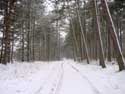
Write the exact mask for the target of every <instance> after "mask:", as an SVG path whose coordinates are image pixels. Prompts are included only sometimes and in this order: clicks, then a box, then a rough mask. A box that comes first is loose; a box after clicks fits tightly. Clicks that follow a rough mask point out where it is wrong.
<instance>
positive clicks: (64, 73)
mask: <svg viewBox="0 0 125 94" xmlns="http://www.w3.org/2000/svg"><path fill="white" fill-rule="evenodd" d="M124 83H125V71H122V72H118V66H117V65H115V64H114V65H112V64H111V63H109V62H107V68H106V69H102V68H101V67H100V66H98V65H97V61H92V62H91V64H89V65H88V64H86V61H83V62H82V63H77V62H74V61H72V60H63V61H55V62H34V63H26V62H25V63H19V62H18V63H17V62H16V63H14V64H8V65H7V66H5V65H0V94H124V93H125V84H124Z"/></svg>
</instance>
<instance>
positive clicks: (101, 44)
mask: <svg viewBox="0 0 125 94" xmlns="http://www.w3.org/2000/svg"><path fill="white" fill-rule="evenodd" d="M94 7H95V15H96V24H97V31H98V37H99V48H100V64H101V66H102V68H105V67H106V66H105V60H104V50H103V42H102V37H101V36H102V35H101V28H100V21H99V14H98V8H97V1H96V0H94Z"/></svg>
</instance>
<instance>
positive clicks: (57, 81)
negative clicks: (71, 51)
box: [34, 63, 64, 94]
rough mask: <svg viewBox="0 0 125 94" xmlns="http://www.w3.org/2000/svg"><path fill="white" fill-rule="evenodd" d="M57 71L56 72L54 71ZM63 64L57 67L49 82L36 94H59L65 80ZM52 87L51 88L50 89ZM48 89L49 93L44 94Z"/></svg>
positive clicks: (50, 75) (46, 81)
mask: <svg viewBox="0 0 125 94" xmlns="http://www.w3.org/2000/svg"><path fill="white" fill-rule="evenodd" d="M54 69H56V70H54ZM63 72H64V71H63V63H61V64H58V65H55V66H54V68H53V70H52V72H50V74H49V76H48V77H47V80H45V81H44V83H43V84H42V85H41V87H40V88H39V89H38V90H37V91H36V93H34V94H58V92H59V89H60V87H61V84H62V79H63ZM49 86H51V87H49ZM46 89H47V91H48V92H47V93H44V92H45V91H46Z"/></svg>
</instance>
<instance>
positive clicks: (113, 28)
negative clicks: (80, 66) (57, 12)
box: [60, 0, 125, 70]
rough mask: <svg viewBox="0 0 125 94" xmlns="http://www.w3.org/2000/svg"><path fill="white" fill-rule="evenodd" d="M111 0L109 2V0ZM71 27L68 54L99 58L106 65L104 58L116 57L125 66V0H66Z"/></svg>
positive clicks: (69, 55)
mask: <svg viewBox="0 0 125 94" xmlns="http://www.w3.org/2000/svg"><path fill="white" fill-rule="evenodd" d="M107 1H108V2H107ZM62 2H63V4H64V5H65V7H64V8H63V9H64V10H65V15H66V16H67V18H68V19H69V22H70V23H69V30H68V35H67V37H66V40H65V46H64V49H65V50H66V51H65V55H66V56H67V57H68V58H74V60H75V61H79V62H81V61H83V60H87V63H88V64H89V63H90V61H91V60H99V64H100V65H101V66H102V67H103V68H105V67H106V64H105V60H107V61H109V62H111V61H112V60H114V59H116V61H117V63H118V66H119V70H123V69H124V68H125V65H124V57H123V49H124V46H123V43H124V41H123V38H124V37H125V36H124V30H125V29H124V25H123V24H124V19H125V6H124V4H125V1H124V0H114V1H110V0H85V1H83V0H64V1H60V3H62Z"/></svg>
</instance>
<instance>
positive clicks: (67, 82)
mask: <svg viewBox="0 0 125 94" xmlns="http://www.w3.org/2000/svg"><path fill="white" fill-rule="evenodd" d="M62 81H63V82H62V88H61V90H60V93H59V94H84V93H86V94H101V93H100V92H99V91H98V90H97V89H96V88H95V87H94V86H93V85H92V83H91V82H90V81H89V80H88V79H87V78H86V77H84V76H83V75H81V74H80V73H79V71H78V70H77V69H76V68H75V67H73V66H72V65H70V64H68V63H65V64H64V76H63V80H62Z"/></svg>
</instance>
